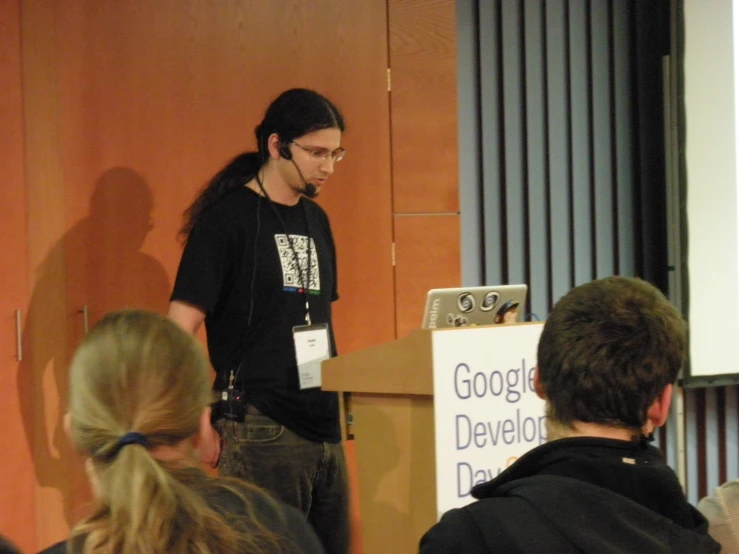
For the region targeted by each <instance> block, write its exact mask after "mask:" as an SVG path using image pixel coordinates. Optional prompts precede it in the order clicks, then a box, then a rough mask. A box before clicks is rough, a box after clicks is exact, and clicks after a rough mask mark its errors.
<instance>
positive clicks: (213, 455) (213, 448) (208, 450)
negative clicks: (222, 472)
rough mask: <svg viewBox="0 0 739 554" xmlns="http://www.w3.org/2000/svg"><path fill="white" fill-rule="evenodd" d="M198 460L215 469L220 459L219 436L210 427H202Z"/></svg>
mask: <svg viewBox="0 0 739 554" xmlns="http://www.w3.org/2000/svg"><path fill="white" fill-rule="evenodd" d="M198 450H199V452H200V459H201V460H202V461H203V462H205V463H206V464H208V465H209V466H210V467H213V468H215V467H217V466H218V460H219V459H220V457H221V435H219V434H218V431H216V430H215V428H214V427H213V426H212V425H203V426H202V427H201V429H200V441H199V443H198Z"/></svg>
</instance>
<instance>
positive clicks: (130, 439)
mask: <svg viewBox="0 0 739 554" xmlns="http://www.w3.org/2000/svg"><path fill="white" fill-rule="evenodd" d="M129 444H140V445H141V446H146V444H147V442H146V436H144V435H142V434H141V433H136V432H133V431H132V432H129V433H126V434H125V435H123V436H122V437H121V438H120V439H118V442H117V443H116V445H115V447H114V448H113V450H112V451H111V452H110V454H109V455H108V459H109V460H113V459H114V458H115V457H116V456H117V455H118V452H120V451H121V448H123V447H124V446H128V445H129Z"/></svg>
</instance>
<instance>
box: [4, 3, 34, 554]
mask: <svg viewBox="0 0 739 554" xmlns="http://www.w3.org/2000/svg"><path fill="white" fill-rule="evenodd" d="M20 23H21V21H20V1H19V0H8V1H5V2H0V129H2V131H0V152H2V155H1V156H0V183H1V184H0V222H1V225H2V232H0V252H2V253H3V259H4V260H5V263H4V264H3V268H2V271H0V291H2V293H0V391H2V395H3V396H2V399H0V400H1V401H0V422H2V433H0V451H2V452H3V453H4V455H3V456H2V458H0V534H2V535H5V536H6V537H9V538H10V540H12V541H13V542H14V543H15V544H16V545H17V546H18V547H19V548H21V549H22V550H23V551H28V552H31V551H35V550H34V549H35V547H36V537H35V532H36V529H35V525H34V521H35V514H34V497H35V493H36V490H35V487H34V473H33V459H32V447H31V445H30V444H29V443H28V441H27V440H26V436H25V426H24V420H23V417H22V415H23V414H24V413H25V414H29V413H30V410H31V404H30V400H31V399H30V397H29V395H27V394H19V392H26V391H24V390H22V389H23V385H24V384H25V381H24V379H23V373H22V371H23V370H26V369H28V366H27V365H26V364H24V363H19V361H18V357H17V343H16V338H17V329H16V315H15V312H16V310H21V314H22V316H23V319H25V316H26V315H27V308H28V282H27V279H28V255H27V250H26V240H25V237H26V224H27V222H26V210H25V204H26V192H25V183H24V167H23V153H24V144H23V98H22V90H21V32H20V29H21V26H20ZM26 346H27V345H26ZM22 351H23V354H24V355H25V357H26V358H27V357H28V355H29V349H28V348H27V347H26V348H23V347H22Z"/></svg>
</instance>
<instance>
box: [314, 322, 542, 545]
mask: <svg viewBox="0 0 739 554" xmlns="http://www.w3.org/2000/svg"><path fill="white" fill-rule="evenodd" d="M542 327H543V325H542V324H541V323H522V324H515V325H492V326H482V327H461V328H457V329H436V330H427V329H424V330H421V329H419V330H414V331H411V333H410V335H408V336H407V337H405V338H401V339H398V340H396V341H393V342H389V343H385V344H381V345H378V346H374V347H371V348H367V349H365V350H360V351H358V352H353V353H350V354H345V355H342V356H339V357H337V358H332V359H330V360H326V361H324V362H323V364H322V388H323V390H330V391H337V392H339V393H348V395H346V394H340V398H341V399H344V398H345V396H347V397H348V400H347V404H348V405H345V404H344V403H342V414H341V419H342V425H343V426H344V430H345V431H344V432H346V429H347V427H349V430H350V432H351V433H352V434H353V435H354V439H355V442H354V444H355V450H356V455H357V469H358V479H359V503H360V517H361V519H362V546H363V552H364V553H365V554H369V553H373V554H374V553H375V552H379V553H385V552H386V553H388V554H395V553H396V552H402V553H405V552H417V551H418V543H419V540H420V538H421V537H422V536H423V534H424V533H425V532H426V531H427V530H428V529H429V528H430V527H431V526H432V525H434V523H436V521H437V517H438V514H439V513H441V512H444V511H446V510H448V509H450V508H452V507H459V506H461V505H464V504H466V503H469V502H470V501H472V500H474V499H473V498H472V497H470V496H469V488H471V486H472V485H473V484H474V483H475V482H478V481H479V479H480V477H479V476H480V475H484V476H485V479H482V480H487V479H488V478H492V477H493V476H495V475H497V473H498V472H499V471H502V470H503V469H504V468H505V467H507V465H510V463H512V462H513V461H515V459H517V457H519V456H520V455H522V454H523V453H524V452H525V451H527V450H529V449H530V448H533V447H534V446H537V445H538V444H541V443H542V442H544V441H545V438H546V437H545V431H544V420H545V418H544V409H543V407H544V405H543V401H542V400H541V399H540V398H538V396H537V395H536V393H535V391H534V389H533V374H534V367H535V365H536V346H537V344H538V339H539V335H540V334H541V329H542ZM435 374H436V375H435ZM435 378H436V398H434V379H435ZM435 405H436V412H437V413H435V412H434V407H435ZM346 412H349V413H351V415H352V422H351V425H347V422H346V417H345V413H346ZM483 430H487V431H486V432H484V433H483V432H481V431H483ZM436 441H439V448H437V445H436ZM437 470H438V471H437ZM473 470H474V473H473ZM437 473H438V474H437ZM473 475H474V476H473ZM437 487H441V488H440V489H439V490H438V491H437ZM437 492H438V493H440V494H438V495H437ZM437 503H439V505H437Z"/></svg>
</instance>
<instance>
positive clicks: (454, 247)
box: [395, 215, 460, 337]
mask: <svg viewBox="0 0 739 554" xmlns="http://www.w3.org/2000/svg"><path fill="white" fill-rule="evenodd" d="M459 283H460V264H459V216H457V215H423V216H395V288H396V292H395V294H396V302H397V315H396V322H397V328H398V337H404V336H406V335H407V334H408V332H409V331H410V330H411V329H418V328H419V327H420V325H421V319H422V316H423V307H424V303H425V301H426V293H427V292H428V290H429V289H432V288H443V287H457V286H459Z"/></svg>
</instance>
